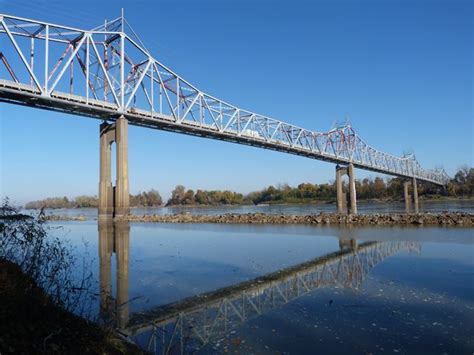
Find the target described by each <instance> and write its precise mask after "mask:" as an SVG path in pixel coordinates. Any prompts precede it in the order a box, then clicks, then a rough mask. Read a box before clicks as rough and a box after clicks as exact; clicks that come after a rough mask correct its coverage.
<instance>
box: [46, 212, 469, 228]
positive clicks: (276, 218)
mask: <svg viewBox="0 0 474 355" xmlns="http://www.w3.org/2000/svg"><path fill="white" fill-rule="evenodd" d="M44 218H45V219H46V220H48V221H84V220H86V218H84V217H83V216H59V215H48V216H45V217H44ZM118 220H123V221H128V222H150V223H213V224H309V225H441V226H469V227H470V226H474V214H473V213H461V212H445V213H416V214H406V213H390V214H379V213H375V214H360V215H346V214H338V213H319V214H312V215H286V214H264V213H247V214H238V213H227V214H218V215H197V214H188V213H187V214H174V215H156V214H153V215H128V216H125V217H121V218H118Z"/></svg>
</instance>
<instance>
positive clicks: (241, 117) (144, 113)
mask: <svg viewBox="0 0 474 355" xmlns="http://www.w3.org/2000/svg"><path fill="white" fill-rule="evenodd" d="M125 28H129V27H127V22H126V20H125V19H124V17H123V16H122V17H120V18H117V19H115V20H113V21H110V22H108V23H105V24H104V25H102V26H99V27H97V28H94V29H91V30H82V29H77V28H72V27H69V26H62V25H57V24H52V23H47V22H43V21H37V20H31V19H25V18H20V17H16V16H9V15H0V60H1V62H2V63H0V100H1V101H3V102H8V103H13V104H21V105H26V106H31V107H37V108H42V109H49V110H54V111H61V112H65V113H70V114H78V115H83V116H89V117H93V118H98V119H103V120H106V121H115V120H117V119H118V117H120V116H124V117H125V118H126V119H127V120H128V122H129V123H130V124H133V125H136V126H143V127H148V128H154V129H161V130H167V131H174V132H178V133H184V134H189V135H196V136H201V137H206V138H213V139H219V140H224V141H229V142H235V143H240V144H246V145H252V146H256V147H260V148H266V149H271V150H276V151H280V152H286V153H291V154H296V155H300V156H305V157H308V158H313V159H318V160H324V161H329V162H333V163H338V164H343V165H347V164H353V166H355V167H357V168H361V169H365V170H370V171H374V172H379V173H384V174H388V175H392V176H399V177H406V178H412V179H413V178H415V179H417V180H420V181H427V182H431V183H434V184H438V185H444V184H446V183H447V181H448V179H449V177H448V176H447V174H446V173H445V172H444V171H443V170H441V169H437V170H427V169H423V168H422V167H421V166H420V164H419V163H418V161H417V160H416V158H415V156H414V155H413V154H411V155H405V156H402V157H396V156H393V155H391V154H388V153H384V152H382V151H380V150H377V149H375V148H373V147H371V146H370V145H368V144H367V143H366V142H365V141H364V140H363V139H361V138H360V137H359V136H358V135H357V133H356V132H355V131H354V129H353V128H352V127H351V125H349V124H347V125H344V126H341V127H337V128H334V129H332V130H330V131H329V132H315V131H310V130H307V129H304V128H300V127H297V126H295V125H292V124H289V123H285V122H282V121H280V120H277V119H273V118H270V117H266V116H263V115H260V114H257V113H254V112H251V111H248V110H245V109H241V108H238V107H236V106H234V105H232V104H229V103H227V102H226V101H223V100H221V99H218V98H216V97H214V96H211V95H209V94H206V93H205V92H203V91H201V90H199V89H198V88H197V87H195V86H194V85H192V84H191V83H189V82H188V81H186V80H185V79H184V78H182V77H180V76H179V75H177V74H176V73H175V72H173V71H172V70H171V69H169V68H168V67H166V66H165V65H163V64H162V63H161V62H159V61H158V60H157V59H155V58H154V57H153V56H152V55H151V53H150V52H149V51H148V50H147V49H146V48H145V46H144V45H143V44H142V42H141V41H140V39H139V38H138V37H137V36H136V34H135V32H134V31H133V30H132V29H131V28H130V31H127V32H126V31H125Z"/></svg>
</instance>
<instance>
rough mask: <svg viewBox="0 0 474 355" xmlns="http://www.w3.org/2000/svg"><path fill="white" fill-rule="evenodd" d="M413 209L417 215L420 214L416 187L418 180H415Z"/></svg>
mask: <svg viewBox="0 0 474 355" xmlns="http://www.w3.org/2000/svg"><path fill="white" fill-rule="evenodd" d="M412 184H413V186H412V188H413V209H414V212H415V213H418V212H419V210H418V188H417V186H416V178H413V183H412Z"/></svg>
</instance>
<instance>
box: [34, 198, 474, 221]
mask: <svg viewBox="0 0 474 355" xmlns="http://www.w3.org/2000/svg"><path fill="white" fill-rule="evenodd" d="M357 209H358V212H359V213H362V214H365V213H390V212H405V204H404V202H389V203H387V202H373V201H370V202H368V201H358V202H357ZM443 211H461V212H470V213H473V212H474V200H454V201H437V200H428V201H424V200H420V212H443ZM27 212H28V211H27ZM46 212H47V213H52V214H58V215H68V216H79V215H80V216H85V217H88V218H97V208H82V209H55V210H47V211H46ZM320 212H329V213H330V212H336V205H335V204H334V203H321V204H290V205H258V206H254V205H252V206H219V207H158V208H156V207H155V208H132V209H131V211H130V213H131V214H134V215H144V214H158V215H165V214H177V213H191V214H206V215H213V214H224V213H270V214H294V215H304V214H313V213H320Z"/></svg>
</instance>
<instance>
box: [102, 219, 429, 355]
mask: <svg viewBox="0 0 474 355" xmlns="http://www.w3.org/2000/svg"><path fill="white" fill-rule="evenodd" d="M98 230H99V256H100V263H99V265H100V273H99V275H100V312H101V318H102V319H103V320H104V322H106V323H108V324H113V325H114V326H115V327H116V328H117V329H119V330H120V331H121V332H122V333H123V334H124V335H125V336H128V337H129V338H130V339H132V340H133V341H135V342H136V343H138V344H139V345H140V346H142V347H143V348H146V349H148V350H151V351H154V352H155V353H158V352H159V353H168V352H177V353H188V352H195V351H197V350H198V349H200V348H202V347H203V346H206V345H208V344H210V343H212V342H213V341H215V340H216V339H219V338H222V337H223V336H225V335H226V334H228V333H229V332H230V331H232V330H233V329H235V328H236V327H238V326H240V325H242V324H244V323H245V322H247V321H249V320H251V319H254V318H258V317H259V316H261V315H263V314H265V313H267V312H269V311H271V310H273V309H278V308H280V307H282V306H283V305H285V304H287V303H290V302H292V301H294V300H296V299H299V298H300V297H302V296H304V295H307V294H310V293H312V292H313V291H314V290H316V289H324V288H327V287H333V286H338V287H341V288H344V289H359V288H360V287H361V285H362V283H363V282H364V280H365V279H366V277H367V275H368V274H369V272H370V271H371V270H372V269H373V268H374V267H375V266H376V265H377V264H379V263H381V262H382V261H383V260H385V259H386V258H388V257H390V256H392V255H394V254H396V253H399V252H402V251H408V252H417V253H419V252H420V250H421V245H420V243H417V242H412V241H383V242H370V241H368V242H362V243H360V242H359V243H358V241H357V240H356V239H354V236H353V232H352V231H351V230H350V229H340V230H339V250H338V251H336V252H333V253H329V254H326V255H323V256H320V257H317V258H315V259H313V260H310V261H307V262H304V263H301V264H298V265H295V266H291V267H288V268H285V269H281V270H278V271H276V272H273V273H269V274H266V275H264V276H261V277H257V278H254V279H252V280H248V281H244V282H241V283H238V284H235V285H232V286H228V287H223V288H220V289H217V290H214V291H211V292H206V293H202V294H199V295H196V296H192V297H188V298H185V299H182V300H179V301H177V302H173V303H170V304H166V305H162V306H158V307H154V308H152V309H149V310H146V311H143V312H137V313H134V314H131V315H130V314H129V305H130V302H131V300H129V290H128V282H129V254H130V251H129V250H130V243H129V240H130V226H129V223H128V222H113V221H111V220H99V223H98ZM114 255H115V261H116V262H115V265H116V290H115V294H113V292H112V274H113V272H112V265H113V264H114V263H113V262H112V261H113V256H114Z"/></svg>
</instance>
